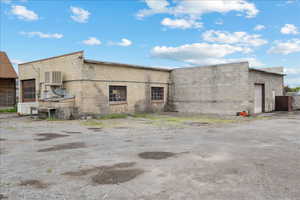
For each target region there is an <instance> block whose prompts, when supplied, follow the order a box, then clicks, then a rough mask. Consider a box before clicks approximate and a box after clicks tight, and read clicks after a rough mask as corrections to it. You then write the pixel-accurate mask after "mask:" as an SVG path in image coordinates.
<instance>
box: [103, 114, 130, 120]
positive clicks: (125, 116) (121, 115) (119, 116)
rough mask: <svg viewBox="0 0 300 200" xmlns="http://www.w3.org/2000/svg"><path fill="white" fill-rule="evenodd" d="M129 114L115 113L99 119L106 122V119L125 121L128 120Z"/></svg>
mask: <svg viewBox="0 0 300 200" xmlns="http://www.w3.org/2000/svg"><path fill="white" fill-rule="evenodd" d="M127 117H128V114H125V113H114V114H108V115H104V116H101V117H99V119H102V120H105V119H124V118H127Z"/></svg>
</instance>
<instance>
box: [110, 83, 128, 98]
mask: <svg viewBox="0 0 300 200" xmlns="http://www.w3.org/2000/svg"><path fill="white" fill-rule="evenodd" d="M126 100H127V88H126V86H109V101H126Z"/></svg>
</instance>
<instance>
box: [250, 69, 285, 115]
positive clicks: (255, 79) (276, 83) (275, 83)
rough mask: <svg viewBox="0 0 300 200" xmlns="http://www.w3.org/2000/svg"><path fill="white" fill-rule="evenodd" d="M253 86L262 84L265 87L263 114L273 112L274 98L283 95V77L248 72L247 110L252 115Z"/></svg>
mask: <svg viewBox="0 0 300 200" xmlns="http://www.w3.org/2000/svg"><path fill="white" fill-rule="evenodd" d="M255 84H264V86H265V112H271V111H274V110H275V96H282V95H283V76H280V75H275V74H269V73H264V72H260V71H250V72H249V96H248V99H249V108H248V109H249V111H250V113H254V98H255V97H254V94H255V90H254V86H255ZM273 92H274V93H273ZM274 95H275V96H274Z"/></svg>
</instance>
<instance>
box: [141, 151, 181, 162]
mask: <svg viewBox="0 0 300 200" xmlns="http://www.w3.org/2000/svg"><path fill="white" fill-rule="evenodd" d="M138 155H139V157H140V158H143V159H153V160H162V159H166V158H169V157H172V156H175V155H176V153H172V152H160V151H157V152H143V153H139V154H138Z"/></svg>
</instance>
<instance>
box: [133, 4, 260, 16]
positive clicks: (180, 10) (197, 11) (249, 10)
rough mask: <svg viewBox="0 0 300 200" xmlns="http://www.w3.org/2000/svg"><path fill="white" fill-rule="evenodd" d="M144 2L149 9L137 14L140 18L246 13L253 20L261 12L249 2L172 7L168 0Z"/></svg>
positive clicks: (178, 5) (176, 5)
mask: <svg viewBox="0 0 300 200" xmlns="http://www.w3.org/2000/svg"><path fill="white" fill-rule="evenodd" d="M144 2H145V3H146V4H147V6H148V9H142V10H140V11H139V12H138V13H137V16H138V17H140V18H143V17H145V16H149V15H154V14H170V15H174V16H180V15H183V16H189V17H190V18H193V19H195V18H200V17H201V16H202V15H203V14H206V13H211V12H219V13H227V12H230V11H236V12H242V13H246V17H248V18H251V17H255V16H256V15H257V14H258V12H259V11H258V9H257V8H256V7H255V4H253V3H249V2H248V1H247V0H231V1H228V0H214V1H213V2H212V1H202V0H201V1H191V0H173V1H172V3H173V4H172V5H171V4H170V2H169V1H167V0H144ZM170 5H171V6H170Z"/></svg>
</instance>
